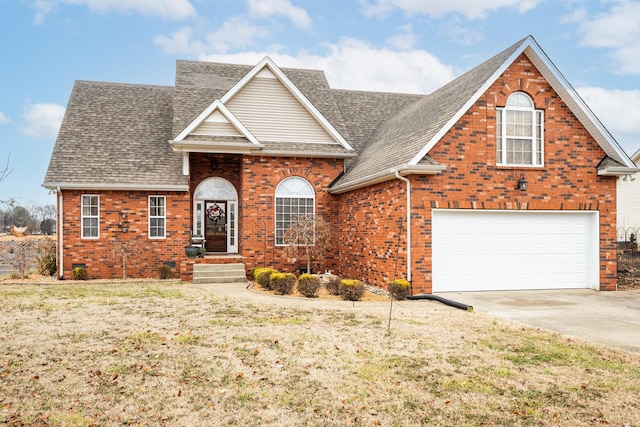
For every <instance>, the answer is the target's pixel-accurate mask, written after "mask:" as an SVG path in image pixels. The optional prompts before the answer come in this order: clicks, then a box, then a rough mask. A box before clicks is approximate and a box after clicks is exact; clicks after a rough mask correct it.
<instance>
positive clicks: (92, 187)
mask: <svg viewBox="0 0 640 427" xmlns="http://www.w3.org/2000/svg"><path fill="white" fill-rule="evenodd" d="M43 187H44V188H46V189H47V190H52V189H56V188H57V189H63V190H87V191H100V190H113V191H120V190H123V191H132V190H140V191H188V190H189V185H161V184H157V185H156V184H148V185H146V184H142V185H141V184H124V183H117V184H95V183H94V184H88V183H65V182H61V183H55V182H54V183H45V184H43Z"/></svg>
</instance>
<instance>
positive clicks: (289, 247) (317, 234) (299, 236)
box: [282, 215, 334, 273]
mask: <svg viewBox="0 0 640 427" xmlns="http://www.w3.org/2000/svg"><path fill="white" fill-rule="evenodd" d="M333 238H334V232H333V229H332V228H331V225H330V224H329V223H328V222H327V221H325V220H324V219H323V218H322V217H319V216H314V215H300V216H297V217H295V218H294V219H293V222H292V224H291V227H289V229H288V230H287V231H286V232H285V233H284V236H283V241H284V244H285V245H286V246H285V247H284V248H283V250H282V256H283V257H284V258H285V259H287V260H288V261H290V262H295V261H297V260H298V259H299V258H300V252H302V255H303V256H304V258H305V259H306V261H307V273H311V259H312V258H313V259H316V260H318V261H324V259H325V255H326V252H327V250H329V249H330V248H331V245H332V242H333Z"/></svg>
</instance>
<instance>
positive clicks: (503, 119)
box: [496, 90, 545, 168]
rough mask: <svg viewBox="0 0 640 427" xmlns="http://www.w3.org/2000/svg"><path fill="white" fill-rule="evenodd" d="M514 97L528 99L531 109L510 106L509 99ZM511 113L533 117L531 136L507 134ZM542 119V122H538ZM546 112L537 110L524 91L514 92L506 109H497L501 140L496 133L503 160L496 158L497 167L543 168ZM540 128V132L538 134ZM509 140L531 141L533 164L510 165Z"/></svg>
mask: <svg viewBox="0 0 640 427" xmlns="http://www.w3.org/2000/svg"><path fill="white" fill-rule="evenodd" d="M514 95H521V96H524V97H526V99H527V100H528V101H529V104H530V105H531V106H530V107H517V106H510V105H509V99H511V97H512V96H514ZM509 111H521V112H523V113H527V114H530V116H531V125H530V126H531V136H529V137H527V136H518V135H508V134H507V126H508V123H507V116H508V114H507V113H508V112H509ZM538 118H540V120H538ZM544 120H545V115H544V110H539V109H536V106H535V104H534V102H533V99H531V97H530V96H529V95H528V94H527V93H525V92H523V91H519V90H518V91H514V92H512V93H511V94H510V95H509V96H508V97H507V101H506V103H505V106H504V107H496V122H498V121H499V122H500V126H498V125H497V123H496V130H497V129H498V127H500V139H499V140H498V138H497V132H496V150H497V148H498V146H500V152H501V153H502V154H501V158H500V159H498V158H496V165H497V166H515V167H524V168H526V167H534V168H537V167H543V166H544V145H545V144H544V142H545V141H544ZM538 128H539V129H540V132H538ZM509 139H523V140H527V141H529V144H530V146H531V163H509V162H508V161H507V157H508V149H507V141H508V140H509ZM538 141H540V163H538V147H537V145H538ZM496 157H497V156H496Z"/></svg>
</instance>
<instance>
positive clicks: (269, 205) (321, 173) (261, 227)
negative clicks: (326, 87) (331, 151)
mask: <svg viewBox="0 0 640 427" xmlns="http://www.w3.org/2000/svg"><path fill="white" fill-rule="evenodd" d="M213 160H215V161H216V165H217V167H216V169H215V170H213V169H212V166H211V165H212V161H213ZM342 170H343V161H342V160H336V159H300V158H276V157H253V156H242V155H220V154H193V155H191V159H190V173H191V176H190V191H189V192H188V193H185V192H172V193H162V192H142V191H63V193H62V194H63V197H64V201H63V208H64V214H63V215H64V218H63V221H64V236H63V245H64V249H63V251H64V278H65V279H70V278H72V267H73V265H76V264H84V265H86V267H87V270H88V273H89V276H90V277H92V278H108V279H113V278H122V277H123V265H122V255H121V253H122V252H123V249H124V248H128V247H135V248H136V249H138V250H136V253H138V254H139V255H129V256H128V262H127V266H126V275H127V277H128V278H143V277H158V269H159V267H160V266H161V265H162V264H163V263H164V262H166V261H169V262H171V263H172V265H175V267H174V268H173V270H174V275H175V276H176V277H180V278H181V279H182V280H191V278H192V268H193V267H192V266H193V264H194V263H195V262H204V263H228V262H244V263H245V265H246V267H247V274H250V271H251V269H252V268H253V267H256V266H262V265H265V264H266V265H268V266H272V267H274V268H277V269H279V270H281V271H296V272H297V271H298V268H299V267H300V266H302V265H306V260H305V259H304V257H302V256H301V257H300V259H299V260H298V261H297V262H295V263H291V262H288V261H287V260H286V259H285V258H283V257H282V256H281V253H282V248H281V247H279V246H276V245H275V238H274V234H275V229H274V224H275V205H274V203H275V199H274V198H275V190H276V187H277V185H278V183H280V181H282V180H283V179H285V178H287V177H291V176H298V177H302V178H304V179H306V180H307V181H309V183H310V184H311V185H312V186H313V188H314V191H315V196H316V214H317V215H319V216H321V217H322V218H324V219H325V220H326V221H328V222H330V223H331V224H332V228H333V229H334V230H339V224H338V204H337V203H338V199H337V198H336V197H335V196H332V195H330V194H329V192H328V191H327V190H328V188H329V185H330V184H331V182H333V180H335V179H336V177H337V176H338V175H339V174H340V172H341V171H342ZM211 177H221V178H225V179H226V180H228V181H229V182H231V183H232V184H233V186H234V187H235V188H236V191H237V192H238V194H239V197H240V200H239V207H238V241H239V242H238V243H239V245H238V249H239V251H238V252H239V255H240V257H239V258H232V259H224V258H218V259H197V260H190V259H187V258H186V254H185V250H184V247H185V246H188V245H189V244H190V236H191V230H192V227H193V200H192V194H193V193H194V191H195V189H196V187H197V186H198V184H200V182H202V181H203V180H205V179H207V178H211ZM83 194H96V195H99V196H100V237H99V239H82V238H81V225H80V224H81V212H80V210H81V197H82V195H83ZM150 195H156V196H166V205H167V212H166V218H167V220H166V227H167V237H166V238H165V239H149V238H148V214H147V211H148V196H150ZM123 214H124V215H126V216H124V215H123ZM124 228H126V231H124ZM337 241H338V234H337V233H336V237H335V243H337ZM311 265H312V270H313V271H314V272H317V271H325V270H331V271H337V270H338V252H337V247H336V246H335V245H334V246H332V247H330V248H328V250H327V252H326V258H325V259H324V260H319V259H313V260H312V263H311Z"/></svg>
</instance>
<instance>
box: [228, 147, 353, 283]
mask: <svg viewBox="0 0 640 427" xmlns="http://www.w3.org/2000/svg"><path fill="white" fill-rule="evenodd" d="M342 170H343V160H337V159H304V158H290V157H285V158H282V157H279V158H275V157H251V156H246V157H243V159H242V180H243V182H244V183H245V185H244V187H243V191H242V195H241V197H242V200H241V203H240V215H239V216H240V218H241V222H240V238H239V239H240V242H239V243H240V251H241V253H242V255H243V256H245V257H246V262H247V264H246V265H247V269H251V268H253V267H256V266H263V265H267V266H271V267H274V268H277V269H279V270H281V271H298V268H299V267H300V266H303V265H306V260H305V259H304V257H303V256H301V257H300V258H299V259H298V261H297V262H296V263H291V262H288V261H287V260H286V259H285V258H283V257H282V247H279V246H276V245H275V225H274V224H275V192H276V187H277V186H278V184H279V183H280V182H281V181H282V180H283V179H285V178H288V177H292V176H298V177H301V178H304V179H306V180H307V181H309V183H310V184H311V186H312V187H313V189H314V191H315V197H316V216H320V217H322V218H323V219H324V220H325V221H327V222H329V223H330V224H332V228H333V229H334V230H336V231H338V230H339V229H340V226H339V223H338V210H339V206H338V198H337V197H335V196H332V195H331V194H329V192H328V189H329V185H330V184H331V183H332V182H333V180H335V179H336V178H337V177H338V175H339V174H340V173H341V172H342ZM337 241H338V234H337V233H336V237H335V242H336V243H337ZM327 249H328V250H327V252H326V255H325V256H326V258H325V260H324V261H321V260H317V259H314V260H312V263H311V269H312V271H313V272H318V271H322V272H324V271H325V270H330V271H336V270H337V269H338V252H337V248H336V246H333V247H331V248H327Z"/></svg>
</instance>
